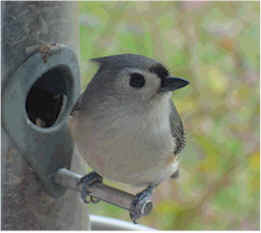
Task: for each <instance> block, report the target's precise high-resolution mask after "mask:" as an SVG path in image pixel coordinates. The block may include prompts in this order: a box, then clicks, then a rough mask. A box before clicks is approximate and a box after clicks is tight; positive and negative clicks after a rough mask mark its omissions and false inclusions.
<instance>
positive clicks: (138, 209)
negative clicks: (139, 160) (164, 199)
mask: <svg viewBox="0 0 261 233" xmlns="http://www.w3.org/2000/svg"><path fill="white" fill-rule="evenodd" d="M152 189H153V187H152V186H149V187H148V188H146V189H145V190H143V191H142V192H140V193H138V194H136V198H135V199H134V200H133V202H132V206H131V210H130V218H131V220H132V221H133V223H135V224H137V222H136V220H137V219H138V218H140V217H141V216H146V215H148V214H149V213H150V211H151V210H152V207H153V205H152V201H151V196H152Z"/></svg>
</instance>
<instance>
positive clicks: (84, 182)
mask: <svg viewBox="0 0 261 233" xmlns="http://www.w3.org/2000/svg"><path fill="white" fill-rule="evenodd" d="M102 182H103V178H102V177H101V176H100V175H99V174H98V173H96V172H90V173H89V174H87V175H85V176H83V177H82V178H81V179H80V181H79V183H78V185H81V198H82V200H83V201H84V202H85V203H87V204H88V203H97V202H99V201H100V200H99V199H97V198H95V197H94V196H92V195H91V192H89V191H88V187H90V186H92V185H94V184H96V183H102ZM88 197H89V199H88Z"/></svg>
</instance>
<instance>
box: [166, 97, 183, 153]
mask: <svg viewBox="0 0 261 233" xmlns="http://www.w3.org/2000/svg"><path fill="white" fill-rule="evenodd" d="M170 107H171V112H170V116H169V119H170V128H171V134H172V136H173V137H174V138H175V139H176V144H177V146H176V149H175V151H174V154H175V155H176V154H178V153H179V152H181V151H182V149H183V148H184V146H185V136H184V129H183V123H182V120H181V118H180V116H179V114H178V112H177V110H176V108H175V105H174V104H173V102H172V100H170Z"/></svg>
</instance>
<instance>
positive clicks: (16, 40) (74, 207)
mask: <svg viewBox="0 0 261 233" xmlns="http://www.w3.org/2000/svg"><path fill="white" fill-rule="evenodd" d="M1 7H2V8H1V12H2V14H1V30H2V41H1V47H2V57H1V63H2V70H1V71H2V72H1V84H2V85H1V89H2V104H1V107H2V112H1V114H3V113H4V112H3V105H4V103H5V101H6V100H5V99H4V98H3V94H4V91H3V90H4V89H5V87H6V85H8V82H9V79H11V77H12V75H14V73H15V72H16V71H17V69H18V68H19V67H21V65H22V64H23V63H24V62H25V61H26V60H27V59H28V58H29V57H30V56H32V54H33V53H34V51H35V50H34V49H32V48H37V47H39V46H41V45H43V44H50V43H54V42H55V43H61V44H66V45H68V46H70V47H71V48H73V50H74V52H75V53H76V54H77V52H78V47H79V40H78V39H79V38H78V30H79V26H78V24H77V15H78V12H77V6H76V4H75V3H72V2H57V1H56V2H55V1H52V2H44V1H37V2H28V1H19V2H18V1H6V2H3V1H2V2H1ZM34 69H37V67H32V68H31V70H30V72H29V73H28V79H30V77H31V75H32V74H33V72H34ZM19 78H20V76H18V77H17V79H19ZM14 81H16V80H14ZM17 81H18V82H19V80H17ZM18 101H20V100H18ZM23 107H24V111H26V109H25V106H23ZM13 114H14V116H12V117H13V119H14V120H17V117H16V116H15V114H16V112H15V111H14V113H13ZM18 120H19V119H18ZM1 132H2V137H1V142H2V147H1V175H2V176H1V228H2V230H87V229H88V227H89V226H88V221H89V220H88V208H87V205H83V204H82V202H81V200H80V198H79V195H77V194H76V195H75V192H73V191H71V190H68V191H66V193H65V195H63V196H61V197H60V198H58V199H54V198H52V197H51V196H49V195H48V194H47V193H46V192H45V188H44V186H43V184H42V182H41V181H40V180H39V177H38V176H37V175H36V173H35V171H34V169H32V167H31V166H30V165H29V164H28V162H27V161H26V160H25V159H24V157H23V156H22V155H21V153H20V151H19V149H17V145H16V144H15V143H14V142H13V139H12V138H11V137H10V136H9V134H8V133H7V132H6V130H5V128H3V118H2V122H1ZM17 133H19V132H18V130H17ZM20 135H21V134H20ZM29 136H30V135H27V134H26V135H25V137H29ZM41 143H43V145H42V147H41V148H42V150H45V147H44V145H45V143H44V141H41ZM63 144H64V142H63ZM30 146H34V145H28V147H30ZM38 152H39V151H36V154H37V153H38ZM58 152H59V151H57V157H58V156H60V154H59V153H58ZM41 153H43V151H41ZM39 163H41V161H39ZM71 168H72V169H74V170H77V171H79V172H82V173H84V170H85V167H83V162H82V161H81V157H80V155H79V153H78V152H77V150H76V148H75V149H74V151H73V156H72V162H71Z"/></svg>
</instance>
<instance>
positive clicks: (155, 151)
mask: <svg viewBox="0 0 261 233" xmlns="http://www.w3.org/2000/svg"><path fill="white" fill-rule="evenodd" d="M92 61H94V62H96V63H98V64H99V65H100V66H99V70H98V72H97V73H96V74H95V76H94V78H93V79H92V80H91V82H90V83H89V85H88V86H87V88H86V90H85V91H84V92H83V93H82V94H81V96H80V97H79V99H78V101H77V103H76V105H75V106H74V109H73V112H72V134H73V137H74V139H75V142H76V144H77V146H78V148H79V151H80V153H81V154H82V156H83V157H84V159H85V160H86V161H87V162H88V164H89V165H90V166H91V167H92V168H93V169H94V170H95V171H96V172H97V173H99V174H100V175H98V174H97V173H96V172H92V173H90V174H88V175H87V176H86V177H85V178H84V179H83V180H82V182H86V183H88V184H90V183H92V182H101V181H102V178H101V177H102V176H104V177H106V178H109V179H112V180H115V181H118V182H122V183H125V184H131V185H135V186H145V187H147V188H146V189H145V190H144V191H142V192H141V193H139V194H137V201H138V200H139V199H142V198H144V197H145V196H146V195H151V192H152V189H153V188H154V187H155V186H157V185H158V184H159V183H161V182H162V181H163V180H165V179H167V178H169V177H171V176H172V177H176V176H177V175H178V166H179V162H178V158H177V154H178V153H179V152H180V151H181V150H182V149H183V147H184V145H185V138H184V130H183V124H182V121H181V118H180V116H179V114H178V112H177V110H176V108H175V106H174V104H173V102H172V100H171V95H172V91H174V90H176V89H179V88H181V87H184V86H186V85H187V84H188V83H189V82H188V81H186V80H183V79H181V78H175V77H170V75H169V72H168V70H167V69H166V68H165V67H164V66H163V65H161V64H160V63H158V62H157V61H155V60H153V59H150V58H147V57H144V56H141V55H135V54H121V55H115V56H108V57H101V58H94V59H92ZM83 195H86V194H83ZM134 215H135V214H134ZM134 215H133V216H131V217H132V219H133V220H135V216H134Z"/></svg>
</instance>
